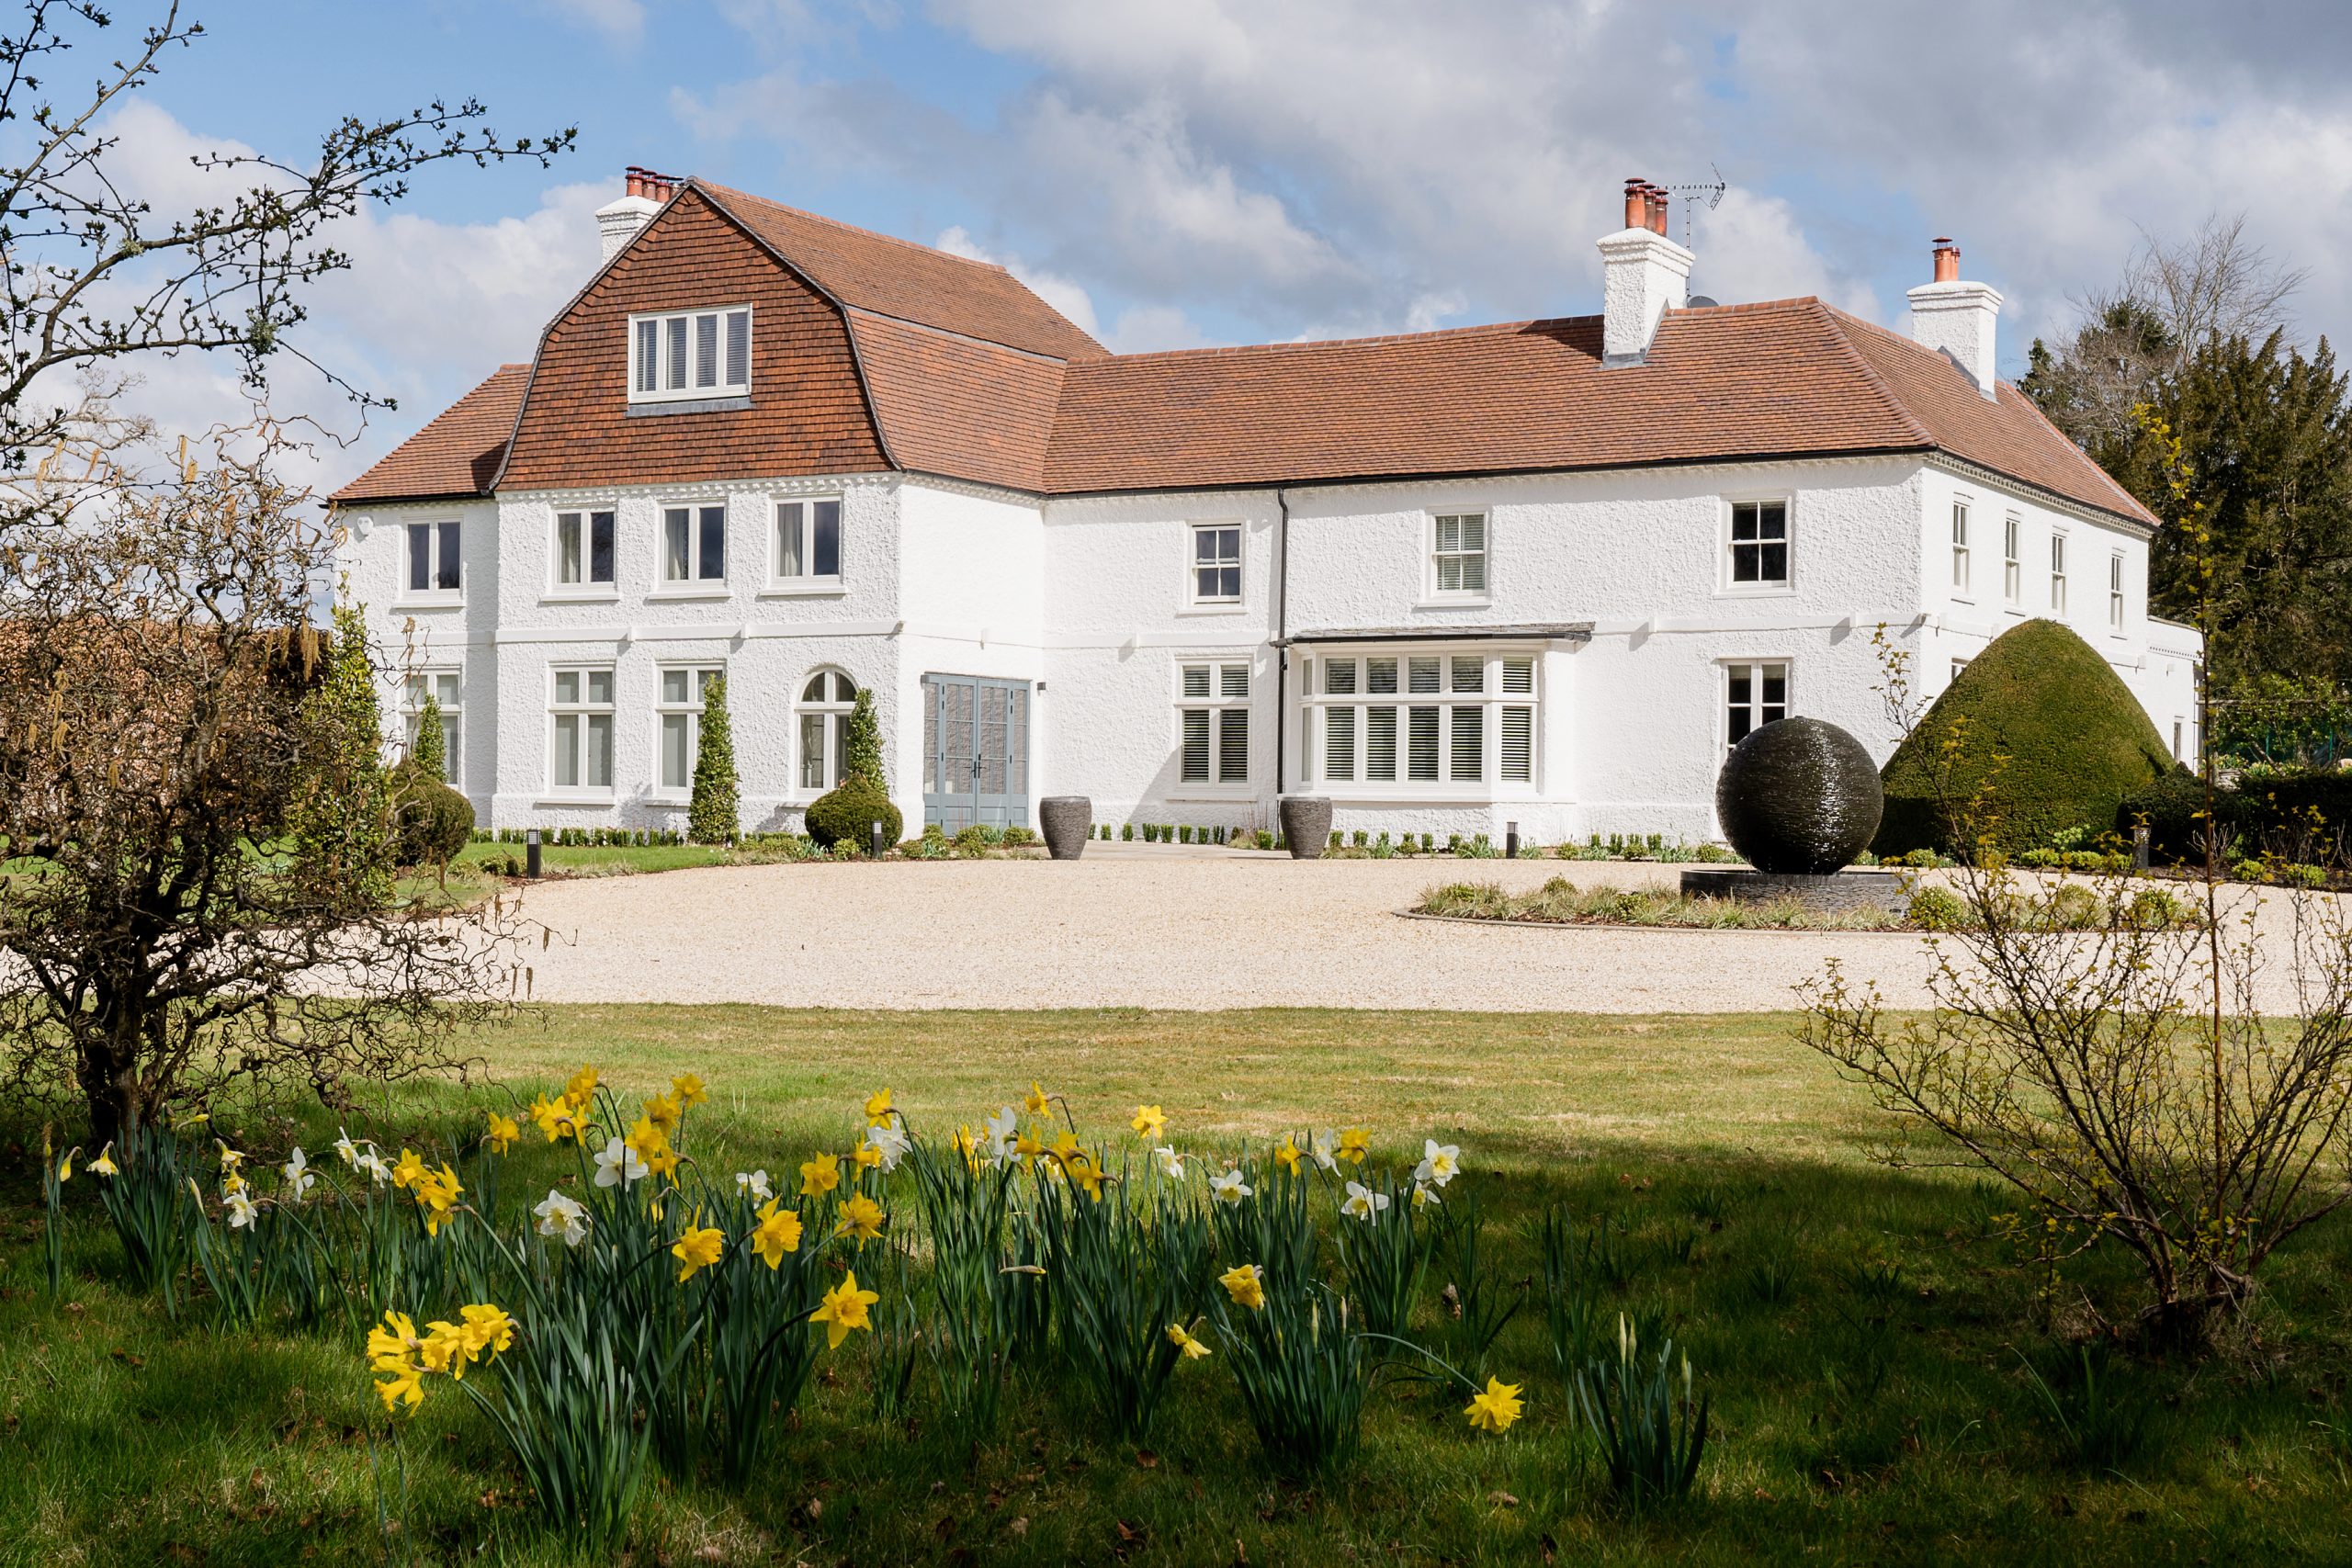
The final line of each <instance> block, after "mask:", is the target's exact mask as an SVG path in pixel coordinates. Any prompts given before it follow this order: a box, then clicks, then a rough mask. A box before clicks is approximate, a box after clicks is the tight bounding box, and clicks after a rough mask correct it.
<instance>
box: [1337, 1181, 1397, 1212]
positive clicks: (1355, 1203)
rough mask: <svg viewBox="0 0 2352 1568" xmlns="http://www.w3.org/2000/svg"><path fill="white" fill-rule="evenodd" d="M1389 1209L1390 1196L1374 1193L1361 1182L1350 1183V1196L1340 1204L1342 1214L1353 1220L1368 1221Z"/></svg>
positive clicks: (1383, 1193)
mask: <svg viewBox="0 0 2352 1568" xmlns="http://www.w3.org/2000/svg"><path fill="white" fill-rule="evenodd" d="M1386 1207H1388V1194H1387V1193H1385V1192H1374V1190H1372V1189H1371V1188H1369V1187H1366V1186H1365V1185H1364V1184H1363V1182H1361V1181H1351V1182H1349V1183H1348V1195H1347V1197H1346V1199H1344V1200H1343V1201H1341V1202H1340V1213H1343V1214H1345V1215H1347V1216H1348V1217H1349V1218H1350V1219H1351V1220H1368V1219H1370V1218H1372V1216H1373V1215H1374V1214H1376V1213H1380V1211H1381V1210H1383V1209H1385V1208H1386Z"/></svg>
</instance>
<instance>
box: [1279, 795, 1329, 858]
mask: <svg viewBox="0 0 2352 1568" xmlns="http://www.w3.org/2000/svg"><path fill="white" fill-rule="evenodd" d="M1281 805H1282V818H1283V842H1285V843H1287V844H1288V845H1289V846H1290V858H1291V859H1293V860H1314V859H1316V858H1317V857H1318V856H1320V855H1321V854H1322V853H1323V846H1324V845H1325V844H1327V843H1329V842H1330V840H1331V801H1330V797H1329V796H1328V795H1284V796H1283V798H1282V802H1281Z"/></svg>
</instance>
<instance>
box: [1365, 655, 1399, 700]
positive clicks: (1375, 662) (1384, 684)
mask: <svg viewBox="0 0 2352 1568" xmlns="http://www.w3.org/2000/svg"><path fill="white" fill-rule="evenodd" d="M1363 674H1364V688H1363V689H1364V690H1365V691H1367V692H1371V693H1373V694H1375V695H1380V694H1386V693H1389V692H1394V691H1395V690H1396V689H1397V661H1396V660H1393V659H1367V660H1364V661H1363Z"/></svg>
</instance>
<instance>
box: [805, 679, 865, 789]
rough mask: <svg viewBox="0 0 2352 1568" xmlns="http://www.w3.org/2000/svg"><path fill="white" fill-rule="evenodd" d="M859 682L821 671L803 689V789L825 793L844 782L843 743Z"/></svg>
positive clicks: (855, 700)
mask: <svg viewBox="0 0 2352 1568" xmlns="http://www.w3.org/2000/svg"><path fill="white" fill-rule="evenodd" d="M856 702H857V682H854V681H852V680H851V679H850V678H849V677H848V676H847V675H845V674H843V673H842V671H839V670H820V671H817V672H816V673H814V674H812V675H810V676H809V679H808V681H807V682H806V683H805V684H803V685H802V686H801V688H800V701H799V702H798V704H797V705H796V710H795V711H797V713H798V714H799V716H800V787H801V788H802V789H803V790H813V791H823V790H829V789H831V788H832V787H833V786H834V785H835V784H839V783H841V782H842V739H844V738H845V737H846V736H847V734H848V732H849V710H850V709H851V708H852V707H853V706H854V705H856Z"/></svg>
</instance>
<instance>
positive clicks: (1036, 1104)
mask: <svg viewBox="0 0 2352 1568" xmlns="http://www.w3.org/2000/svg"><path fill="white" fill-rule="evenodd" d="M1021 1104H1022V1108H1023V1110H1025V1111H1028V1112H1029V1114H1030V1115H1032V1116H1043V1115H1044V1114H1045V1113H1046V1111H1047V1110H1049V1109H1050V1108H1051V1107H1052V1104H1053V1101H1052V1100H1049V1099H1048V1098H1047V1097H1046V1091H1045V1090H1044V1089H1040V1088H1038V1087H1037V1084H1036V1081H1035V1079H1032V1080H1031V1081H1030V1084H1029V1098H1028V1099H1026V1100H1023V1101H1022V1102H1021Z"/></svg>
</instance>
